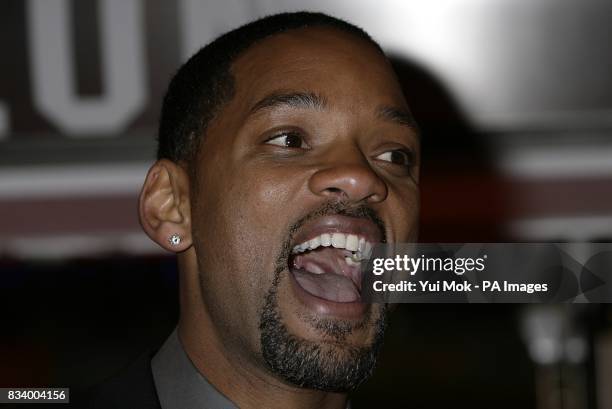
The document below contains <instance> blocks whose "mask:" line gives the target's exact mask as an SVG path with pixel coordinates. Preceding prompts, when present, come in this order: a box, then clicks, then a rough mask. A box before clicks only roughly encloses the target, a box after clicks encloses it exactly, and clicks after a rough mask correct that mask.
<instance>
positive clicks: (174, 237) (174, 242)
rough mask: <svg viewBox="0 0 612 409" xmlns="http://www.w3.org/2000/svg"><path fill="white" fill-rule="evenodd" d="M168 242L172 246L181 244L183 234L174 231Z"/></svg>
mask: <svg viewBox="0 0 612 409" xmlns="http://www.w3.org/2000/svg"><path fill="white" fill-rule="evenodd" d="M168 242H169V243H170V245H171V246H178V245H179V244H181V236H179V235H178V234H176V233H174V234H173V235H172V236H170V237H168Z"/></svg>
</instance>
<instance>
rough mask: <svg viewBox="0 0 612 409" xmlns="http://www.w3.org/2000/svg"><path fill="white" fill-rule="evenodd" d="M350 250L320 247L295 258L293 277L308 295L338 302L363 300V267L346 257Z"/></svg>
mask: <svg viewBox="0 0 612 409" xmlns="http://www.w3.org/2000/svg"><path fill="white" fill-rule="evenodd" d="M348 254H350V252H347V251H346V250H339V249H334V248H329V247H326V248H320V249H317V250H313V251H309V252H307V253H304V254H300V255H297V256H295V258H294V260H293V269H292V272H293V275H294V277H295V279H296V281H297V282H298V284H299V285H300V286H301V287H302V288H303V289H304V290H305V291H306V292H308V293H310V294H312V295H314V296H316V297H319V298H323V299H326V300H328V301H335V302H355V301H358V300H359V297H360V296H359V289H358V288H357V286H356V285H355V282H354V281H359V280H358V278H359V276H360V274H359V271H358V270H359V267H356V266H349V265H347V264H346V261H345V260H344V258H345V257H346V256H347V255H348Z"/></svg>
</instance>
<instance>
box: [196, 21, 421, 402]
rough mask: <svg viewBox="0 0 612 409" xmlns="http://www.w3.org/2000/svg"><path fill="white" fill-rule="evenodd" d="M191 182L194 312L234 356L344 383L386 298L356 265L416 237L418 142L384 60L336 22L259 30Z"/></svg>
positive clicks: (322, 383) (333, 386)
mask: <svg viewBox="0 0 612 409" xmlns="http://www.w3.org/2000/svg"><path fill="white" fill-rule="evenodd" d="M232 72H233V75H234V77H235V95H234V97H233V98H232V100H231V101H230V102H229V103H228V104H227V105H225V106H224V107H223V108H222V110H221V111H220V113H219V115H218V116H217V117H216V118H215V119H214V120H213V121H212V123H211V124H210V126H209V128H208V130H207V133H206V136H205V137H204V139H203V142H202V144H201V147H200V151H199V153H198V158H197V161H196V164H195V166H196V168H195V175H196V176H195V179H194V180H192V192H191V195H192V196H191V201H192V214H191V217H192V220H193V221H192V226H193V227H192V230H193V238H194V245H195V249H196V254H197V259H198V260H197V261H198V266H199V271H200V282H201V291H202V294H203V299H204V303H205V309H206V311H207V313H208V314H209V315H210V318H211V320H212V322H213V325H214V327H215V328H214V329H213V331H216V332H217V335H218V336H219V338H220V339H222V340H223V343H224V348H225V350H226V351H228V352H229V353H230V354H232V356H233V357H234V359H235V360H237V362H242V363H243V364H248V365H245V366H251V367H253V368H267V369H266V370H267V371H268V372H270V371H271V372H272V373H273V374H275V376H276V377H278V378H280V379H282V380H283V381H285V382H289V383H291V384H296V385H299V386H303V387H307V388H316V389H323V390H336V391H340V390H347V389H351V388H353V387H354V386H356V385H357V384H358V383H360V382H361V381H363V379H364V378H365V377H367V375H368V374H369V372H370V371H371V368H372V366H373V363H374V360H375V356H376V349H377V347H378V345H379V344H380V340H381V339H382V332H383V328H384V315H385V312H384V310H385V308H384V306H382V305H377V304H374V305H370V304H365V303H362V302H360V285H361V279H360V278H361V272H360V268H361V264H365V262H363V263H361V262H360V259H361V258H363V257H364V256H366V255H367V254H366V253H367V252H368V250H369V248H370V247H371V246H372V245H374V244H376V243H379V242H381V241H383V240H386V241H388V242H405V241H411V240H414V238H415V236H416V223H417V216H418V202H419V192H418V156H419V141H418V137H417V133H416V131H415V129H414V128H413V126H412V123H411V120H410V117H409V115H407V113H408V108H407V106H406V102H405V100H404V98H403V96H402V93H401V91H400V88H399V86H398V84H397V83H396V80H395V77H394V75H393V73H392V71H391V68H390V66H389V64H388V63H387V61H386V60H385V58H384V57H383V56H382V55H381V54H380V53H379V52H378V51H377V50H376V49H375V48H374V47H373V46H372V45H370V44H368V43H366V42H364V41H363V40H360V39H358V38H356V37H354V36H351V35H349V34H346V33H343V32H341V31H338V30H333V29H324V28H309V29H300V30H293V31H289V32H287V33H284V34H281V35H275V36H273V37H270V38H268V39H266V40H264V41H262V42H260V43H259V44H257V45H255V46H252V47H251V48H250V49H248V50H247V51H246V52H245V53H244V54H243V55H241V56H240V57H239V58H238V59H237V60H236V62H235V63H234V64H233V69H232Z"/></svg>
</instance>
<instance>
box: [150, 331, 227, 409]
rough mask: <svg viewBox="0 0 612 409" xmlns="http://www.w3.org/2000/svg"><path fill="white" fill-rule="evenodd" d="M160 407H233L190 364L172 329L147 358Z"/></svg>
mask: <svg viewBox="0 0 612 409" xmlns="http://www.w3.org/2000/svg"><path fill="white" fill-rule="evenodd" d="M151 369H152V371H153V380H154V382H155V388H156V389H157V396H158V397H159V402H160V404H161V407H162V409H179V408H180V409H192V408H193V409H195V408H198V409H199V408H210V409H236V408H237V407H236V405H234V404H233V403H232V401H230V400H229V399H228V398H227V397H225V396H224V395H223V394H222V393H221V392H219V391H218V390H217V389H215V387H214V386H212V385H211V384H210V383H209V382H208V381H207V380H206V378H204V377H203V376H202V374H200V372H199V371H198V370H197V369H196V367H195V366H194V365H193V363H192V362H191V360H190V359H189V357H188V356H187V353H186V352H185V349H184V348H183V345H182V344H181V341H180V339H179V337H178V333H177V331H176V329H175V330H174V331H173V332H172V334H170V336H169V337H168V339H167V340H166V342H165V343H164V345H163V346H162V347H161V348H160V350H159V351H158V352H157V354H155V356H154V357H153V359H152V360H151Z"/></svg>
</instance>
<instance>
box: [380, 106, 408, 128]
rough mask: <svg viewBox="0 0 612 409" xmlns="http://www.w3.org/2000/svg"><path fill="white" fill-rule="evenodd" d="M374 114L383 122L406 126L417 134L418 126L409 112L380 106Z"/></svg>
mask: <svg viewBox="0 0 612 409" xmlns="http://www.w3.org/2000/svg"><path fill="white" fill-rule="evenodd" d="M376 113H377V115H378V117H379V118H381V119H383V120H386V121H391V122H394V123H396V124H398V125H402V126H407V127H409V128H411V129H412V130H413V131H415V132H416V133H417V134H418V133H419V125H418V124H417V122H416V120H415V119H414V117H413V116H412V114H411V113H410V112H409V111H406V110H404V109H401V108H396V107H392V106H381V107H379V108H378V109H377V110H376Z"/></svg>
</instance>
